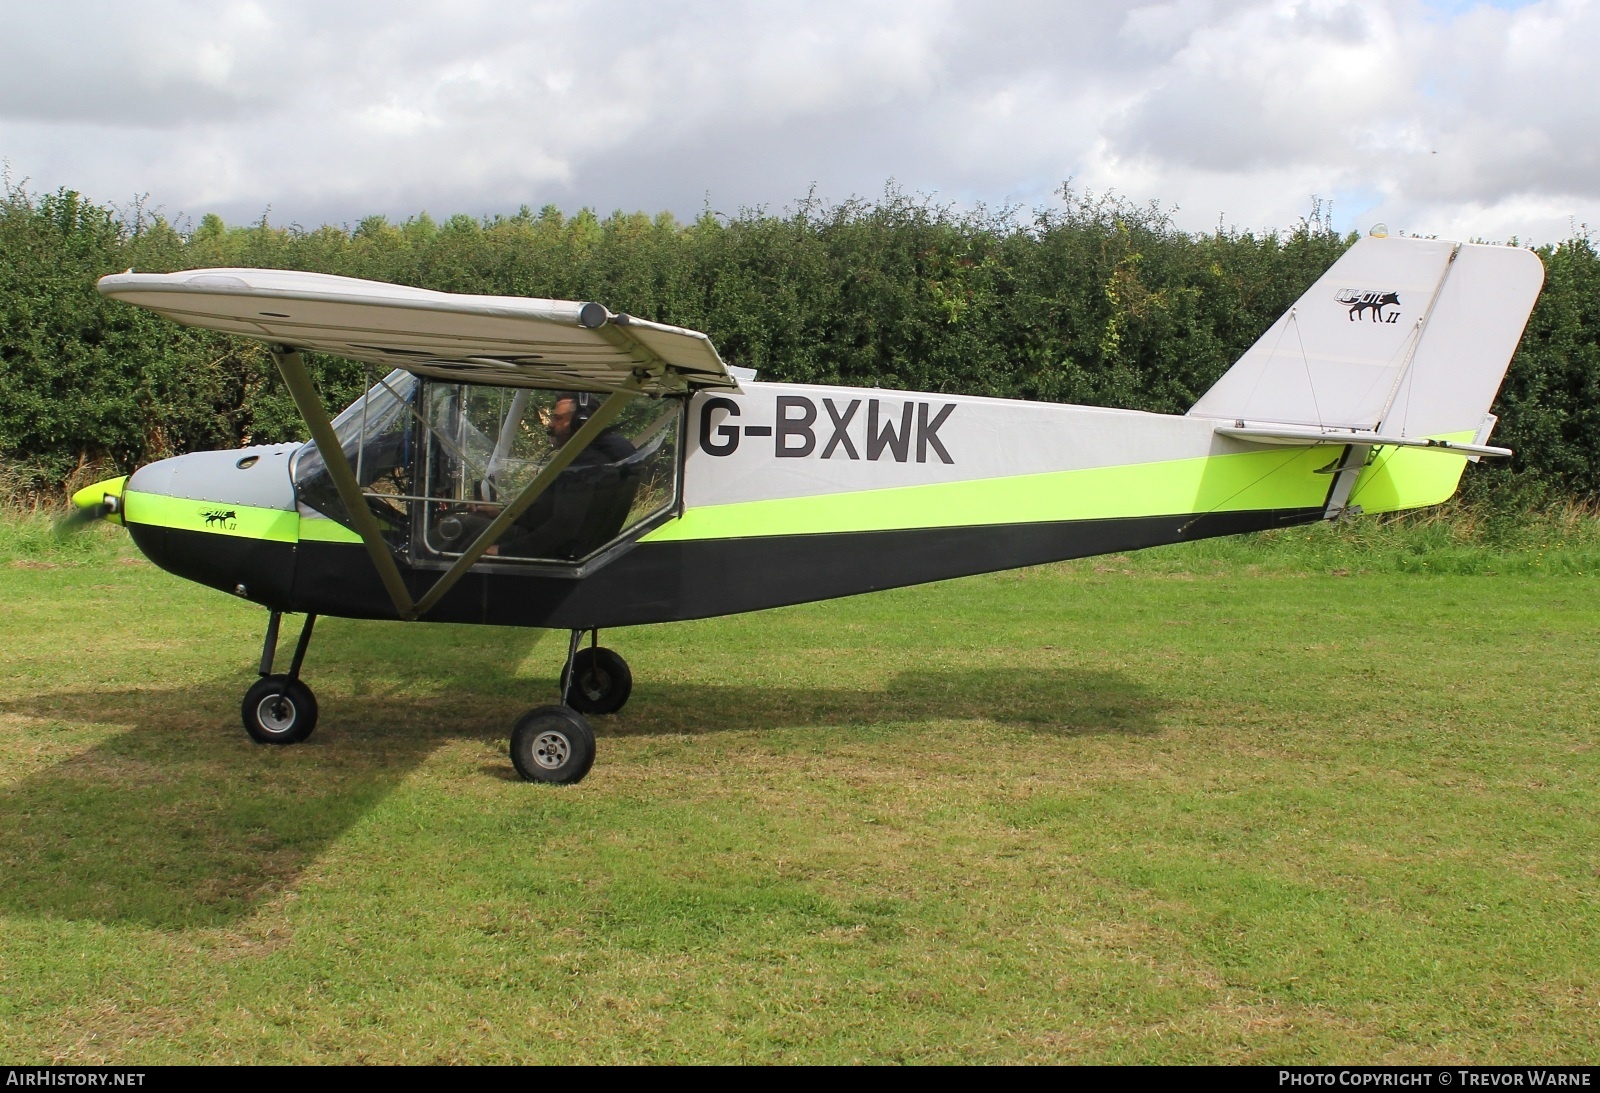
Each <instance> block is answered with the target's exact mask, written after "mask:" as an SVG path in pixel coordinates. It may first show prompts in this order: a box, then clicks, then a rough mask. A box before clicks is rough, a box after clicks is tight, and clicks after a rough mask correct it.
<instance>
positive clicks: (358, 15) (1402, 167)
mask: <svg viewBox="0 0 1600 1093" xmlns="http://www.w3.org/2000/svg"><path fill="white" fill-rule="evenodd" d="M4 18H5V33H4V34H3V36H0V159H3V160H4V161H5V162H6V164H7V166H8V168H9V173H10V177H11V180H12V182H13V183H17V182H19V181H23V180H26V184H27V187H28V189H30V190H34V191H39V190H49V189H54V188H56V187H59V186H67V187H71V188H73V189H76V190H79V191H81V192H83V193H85V194H87V195H88V196H90V197H91V198H93V199H94V200H97V201H101V202H111V203H125V202H127V201H128V200H129V199H130V198H132V197H133V196H135V195H138V194H148V195H149V202H150V204H151V205H154V206H157V207H159V208H160V209H161V210H162V211H163V212H164V213H165V214H166V215H168V216H169V217H188V218H189V219H190V220H191V221H194V220H198V219H199V217H200V215H202V214H203V213H207V212H216V213H220V214H221V215H222V216H223V217H224V218H225V219H227V220H228V221H229V222H232V223H242V222H245V221H253V220H257V219H259V218H260V216H261V215H262V213H263V212H264V211H265V210H267V209H269V208H270V210H271V212H270V219H271V220H272V221H273V222H274V223H292V222H297V223H300V224H303V225H306V226H312V225H316V224H322V223H334V224H341V223H343V224H353V223H355V222H356V221H358V220H359V219H360V218H362V217H363V216H366V215H369V214H372V213H375V212H381V213H385V214H387V215H389V216H391V217H397V218H403V217H405V216H408V215H411V214H414V213H416V212H417V211H419V210H422V209H426V210H427V211H428V212H430V213H431V214H433V215H434V216H435V217H443V216H448V215H450V214H452V213H457V212H464V213H469V214H471V215H474V216H483V215H488V214H493V213H510V212H514V211H515V210H516V209H517V207H518V206H519V205H522V204H528V205H532V206H534V207H535V208H537V207H539V206H541V205H543V204H545V203H546V202H554V203H555V204H557V205H559V206H561V207H562V208H564V209H566V210H568V211H573V210H576V209H577V208H579V207H581V206H584V205H588V206H592V207H594V208H596V209H598V210H599V211H600V212H602V213H605V212H609V211H610V210H612V209H617V208H622V209H628V210H633V209H644V210H646V211H650V212H655V211H659V210H662V209H667V210H671V211H673V212H675V213H677V214H679V215H680V216H684V217H692V216H694V215H696V214H697V213H699V212H700V211H701V210H702V209H704V208H706V207H707V206H708V205H709V207H710V208H711V209H713V210H716V211H720V212H725V213H731V212H735V211H736V210H738V209H739V208H740V207H749V206H765V207H767V208H769V209H773V210H779V209H782V208H783V207H784V206H785V205H788V204H791V203H792V202H793V201H794V199H796V198H797V197H800V196H803V195H804V194H805V193H806V192H807V191H808V190H810V189H812V187H813V186H815V190H816V193H817V195H818V196H820V197H822V198H824V199H827V200H830V201H837V200H841V199H844V198H847V197H849V196H852V195H861V196H866V197H873V196H876V195H878V194H881V193H882V192H883V188H884V185H885V183H886V182H887V181H888V180H890V179H893V180H895V182H896V183H897V184H898V185H900V186H901V187H902V188H903V189H905V190H908V191H911V192H920V193H925V194H931V195H933V196H934V197H935V198H936V199H938V200H941V201H946V202H954V203H957V204H960V205H970V204H973V203H977V202H982V203H984V204H987V205H989V206H996V205H1006V204H1017V205H1022V206H1024V207H1031V206H1037V205H1041V204H1050V203H1052V202H1053V201H1054V200H1055V199H1054V198H1053V193H1054V191H1056V190H1057V189H1058V188H1059V187H1060V186H1061V184H1062V182H1063V181H1064V180H1066V179H1068V178H1070V179H1072V180H1073V184H1074V186H1075V187H1077V188H1079V189H1083V188H1088V189H1091V190H1095V191H1100V190H1105V189H1110V190H1114V191H1116V192H1117V193H1119V194H1122V195H1124V196H1126V197H1128V198H1130V199H1133V200H1135V201H1138V202H1145V201H1150V200H1156V201H1160V202H1161V203H1162V204H1164V205H1169V206H1170V205H1176V206H1177V207H1178V209H1179V211H1178V213H1177V214H1176V215H1177V220H1178V222H1179V223H1180V224H1181V225H1182V226H1183V227H1185V228H1188V229H1190V230H1197V231H1198V230H1205V229H1209V228H1212V227H1215V226H1216V225H1217V224H1218V222H1219V220H1220V221H1221V222H1222V223H1224V224H1227V225H1232V226H1237V227H1240V228H1264V227H1286V226H1289V225H1292V224H1293V223H1294V222H1295V221H1296V220H1297V219H1298V218H1299V217H1301V216H1303V215H1305V214H1306V213H1307V212H1309V210H1310V208H1311V199H1312V195H1314V194H1315V195H1318V196H1320V197H1321V198H1323V199H1325V200H1330V201H1331V202H1332V208H1333V217H1334V223H1335V226H1336V227H1339V228H1340V229H1349V228H1352V227H1357V228H1360V229H1362V230H1365V229H1366V228H1367V227H1368V226H1370V225H1371V224H1372V223H1373V222H1375V221H1383V222H1385V223H1387V224H1388V225H1389V227H1390V229H1391V230H1394V231H1407V232H1417V233H1425V234H1438V235H1443V236H1447V237H1452V238H1472V237H1480V238H1490V239H1504V238H1507V237H1510V236H1513V235H1514V236H1517V237H1520V238H1521V239H1523V240H1524V241H1533V242H1540V241H1550V240H1558V239H1563V238H1566V237H1567V236H1568V235H1569V234H1570V233H1571V229H1572V226H1573V225H1574V224H1578V225H1580V226H1581V225H1582V224H1584V223H1587V224H1589V225H1593V226H1595V227H1597V228H1600V64H1597V63H1596V62H1597V59H1600V0H1593V2H1591V0H1541V2H1538V3H1520V2H1514V0H1501V2H1498V3H1493V4H1490V3H1471V2H1446V0H1360V2H1356V3H1346V2H1342V0H1261V2H1256V0H1237V2H1235V0H1172V2H1167V3H1153V4H1127V5H1119V4H1112V3H1100V2H1087V0H1053V2H1035V0H988V2H986V3H976V2H961V0H807V2H804V3H787V2H781V0H763V2H760V3H753V2H752V3H734V2H723V0H651V2H634V0H610V2H587V0H547V2H533V0H525V2H499V0H453V2H452V3H449V4H444V3H439V2H438V0H427V2H412V0H382V2H376V3H367V2H358V0H341V2H339V3H332V4H330V3H326V2H317V3H310V2H304V3H302V2H297V0H285V2H270V0H259V2H229V0H207V2H204V3H187V2H181V0H167V2H157V0H124V2H121V3H117V4H112V3H89V2H63V0H55V2H53V3H50V4H26V5H23V4H16V3H13V4H8V5H6V9H5V16H4ZM1580 230H1581V227H1580Z"/></svg>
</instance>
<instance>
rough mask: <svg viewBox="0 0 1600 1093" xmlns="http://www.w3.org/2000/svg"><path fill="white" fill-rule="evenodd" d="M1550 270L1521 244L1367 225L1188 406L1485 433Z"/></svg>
mask: <svg viewBox="0 0 1600 1093" xmlns="http://www.w3.org/2000/svg"><path fill="white" fill-rule="evenodd" d="M1543 282H1544V265H1543V263H1541V262H1540V261H1539V258H1538V256H1537V255H1536V254H1534V253H1532V252H1531V251H1527V250H1523V249H1521V248H1517V247H1498V246H1481V245H1473V244H1460V243H1450V242H1446V241H1443V240H1433V239H1404V238H1401V239H1376V238H1367V239H1362V240H1360V241H1359V242H1357V243H1356V244H1355V245H1354V246H1353V247H1351V248H1350V249H1349V250H1348V251H1346V252H1345V254H1344V255H1343V257H1341V258H1340V259H1339V260H1338V261H1337V262H1335V263H1334V264H1333V265H1332V266H1331V267H1329V269H1328V272H1327V273H1325V274H1323V275H1322V277H1321V278H1320V279H1318V281H1317V282H1316V284H1314V285H1312V286H1311V288H1310V289H1309V290H1308V291H1307V292H1306V294H1305V295H1304V296H1302V297H1301V298H1300V299H1299V300H1298V301H1297V302H1296V303H1295V305H1294V306H1293V307H1292V308H1290V309H1289V311H1288V313H1287V314H1286V315H1284V316H1283V317H1282V318H1280V319H1279V320H1278V321H1277V322H1275V323H1273V324H1272V327H1271V328H1270V329H1269V330H1268V331H1267V332H1266V333H1265V334H1264V335H1262V337H1261V339H1260V340H1259V341H1257V342H1256V343H1255V345H1253V346H1251V347H1250V349H1249V350H1247V351H1246V352H1245V354H1244V356H1243V357H1241V358H1240V359H1239V362H1238V363H1237V364H1235V365H1234V366H1233V367H1232V368H1231V369H1229V370H1228V371H1227V372H1226V373H1225V374H1224V375H1223V377H1222V378H1221V379H1220V380H1218V381H1217V383H1216V384H1215V386H1213V387H1212V388H1211V390H1209V391H1207V392H1206V393H1205V395H1204V396H1202V397H1201V399H1200V401H1198V402H1196V403H1195V405H1194V407H1193V408H1192V409H1191V410H1190V411H1189V413H1190V415H1191V416H1196V417H1211V418H1220V419H1229V420H1231V421H1243V422H1246V423H1250V424H1254V423H1270V424H1278V425H1297V426H1309V427H1313V428H1318V429H1326V430H1330V431H1332V430H1359V431H1363V432H1378V431H1382V432H1383V433H1385V434H1390V435H1396V436H1407V437H1438V436H1441V435H1445V434H1450V435H1454V436H1459V435H1460V434H1463V433H1465V434H1467V436H1468V437H1478V438H1479V443H1481V442H1482V437H1481V436H1480V434H1481V433H1482V432H1483V426H1484V424H1485V415H1487V414H1488V411H1489V405H1490V403H1491V402H1493V401H1494V396H1495V392H1496V391H1497V390H1499V387H1500V381H1501V379H1502V378H1503V377H1504V376H1505V371H1506V367H1507V366H1508V365H1509V364H1510V361H1511V355H1512V353H1513V352H1514V351H1515V349H1516V346H1517V341H1518V340H1519V339H1520V338H1521V336H1522V328H1523V326H1524V325H1525V324H1526V323H1527V320H1528V315H1529V313H1530V312H1531V311H1532V309H1533V303H1534V300H1535V299H1536V298H1537V297H1538V294H1539V287H1540V286H1541V285H1542V284H1543Z"/></svg>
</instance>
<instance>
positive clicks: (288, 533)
mask: <svg viewBox="0 0 1600 1093" xmlns="http://www.w3.org/2000/svg"><path fill="white" fill-rule="evenodd" d="M122 505H123V515H124V516H125V517H126V518H127V521H128V523H130V524H144V525H146V526H148V527H163V528H176V529H178V530H180V531H203V532H206V533H208V534H211V535H233V536H237V537H239V538H243V539H265V540H268V541H270V542H274V543H293V542H297V541H298V540H299V538H300V514H299V513H298V512H294V511H287V510H284V509H266V508H256V507H254V506H251V505H235V504H223V503H221V502H217V501H197V500H195V499H193V498H189V497H168V496H167V495H166V494H163V493H140V492H138V491H136V490H127V491H125V492H124V493H123V495H122Z"/></svg>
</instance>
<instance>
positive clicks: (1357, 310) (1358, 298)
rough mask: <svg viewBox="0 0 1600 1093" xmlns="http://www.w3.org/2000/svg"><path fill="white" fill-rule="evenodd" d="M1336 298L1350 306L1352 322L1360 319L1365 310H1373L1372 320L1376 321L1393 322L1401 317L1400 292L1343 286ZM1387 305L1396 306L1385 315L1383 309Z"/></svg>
mask: <svg viewBox="0 0 1600 1093" xmlns="http://www.w3.org/2000/svg"><path fill="white" fill-rule="evenodd" d="M1334 298H1335V299H1336V300H1338V301H1339V302H1340V303H1341V304H1344V305H1346V306H1347V307H1349V308H1350V321H1351V322H1355V321H1356V320H1357V319H1359V318H1360V317H1361V313H1362V312H1363V311H1371V312H1372V321H1373V322H1375V323H1392V322H1395V321H1396V320H1398V319H1399V318H1400V294H1399V293H1398V292H1368V291H1367V290H1365V289H1360V288H1342V289H1340V290H1339V295H1338V296H1336V297H1334ZM1386 307H1392V308H1394V309H1395V310H1394V312H1393V314H1390V315H1385V314H1384V313H1383V309H1384V308H1386Z"/></svg>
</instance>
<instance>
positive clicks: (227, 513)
mask: <svg viewBox="0 0 1600 1093" xmlns="http://www.w3.org/2000/svg"><path fill="white" fill-rule="evenodd" d="M200 515H202V516H204V517H205V518H206V527H208V528H209V527H215V526H217V525H218V524H221V525H222V526H223V527H225V528H227V529H228V530H229V531H232V530H233V529H234V528H235V527H237V526H238V523H237V521H238V519H239V513H238V510H236V509H207V510H204V511H202V512H201V513H200Z"/></svg>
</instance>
